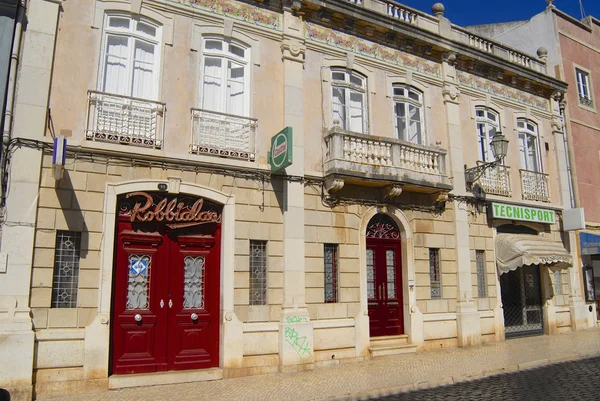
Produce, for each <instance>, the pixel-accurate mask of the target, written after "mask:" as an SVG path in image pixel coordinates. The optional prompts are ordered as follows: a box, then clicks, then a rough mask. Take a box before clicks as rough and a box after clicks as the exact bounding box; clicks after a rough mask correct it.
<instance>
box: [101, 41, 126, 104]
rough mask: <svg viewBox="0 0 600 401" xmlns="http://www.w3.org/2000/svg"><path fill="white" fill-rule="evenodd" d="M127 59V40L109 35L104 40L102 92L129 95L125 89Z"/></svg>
mask: <svg viewBox="0 0 600 401" xmlns="http://www.w3.org/2000/svg"><path fill="white" fill-rule="evenodd" d="M128 59H129V49H128V38H126V37H119V36H112V35H109V36H108V37H107V38H106V59H105V65H104V87H103V88H102V91H103V92H107V93H114V94H117V95H130V93H129V90H128V89H129V88H128V87H127V85H128V84H127V81H128V79H127V70H128V67H129V65H128V64H129V60H128Z"/></svg>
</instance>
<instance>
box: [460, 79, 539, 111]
mask: <svg viewBox="0 0 600 401" xmlns="http://www.w3.org/2000/svg"><path fill="white" fill-rule="evenodd" d="M458 81H459V82H460V85H462V86H466V87H469V88H473V89H477V90H480V91H483V92H486V93H490V94H492V95H494V96H497V97H500V98H504V99H508V100H512V101H514V102H517V103H521V104H525V105H528V106H532V107H535V108H536V109H540V110H545V111H548V110H549V104H548V99H544V98H543V97H541V96H536V95H532V94H531V93H527V92H524V91H521V90H518V89H515V88H511V87H509V86H506V85H504V84H501V83H498V82H493V81H491V80H489V79H486V78H481V77H478V76H476V75H473V74H469V73H466V72H463V71H459V72H458Z"/></svg>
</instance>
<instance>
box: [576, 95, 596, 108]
mask: <svg viewBox="0 0 600 401" xmlns="http://www.w3.org/2000/svg"><path fill="white" fill-rule="evenodd" d="M579 103H581V104H582V105H584V106H585V107H589V108H594V101H593V100H592V99H590V98H589V97H585V96H581V95H580V96H579Z"/></svg>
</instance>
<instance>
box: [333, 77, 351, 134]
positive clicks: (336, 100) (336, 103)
mask: <svg viewBox="0 0 600 401" xmlns="http://www.w3.org/2000/svg"><path fill="white" fill-rule="evenodd" d="M332 89H333V94H332V97H333V104H332V114H333V115H332V120H331V121H332V122H333V121H335V120H339V124H340V127H342V128H343V129H348V126H347V125H346V105H345V103H346V102H345V98H344V92H345V90H344V89H343V88H337V87H335V86H334V87H333V88H332Z"/></svg>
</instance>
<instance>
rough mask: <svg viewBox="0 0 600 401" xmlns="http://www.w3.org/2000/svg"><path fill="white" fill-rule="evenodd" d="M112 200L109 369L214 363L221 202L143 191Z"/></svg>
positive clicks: (139, 370) (142, 369)
mask: <svg viewBox="0 0 600 401" xmlns="http://www.w3.org/2000/svg"><path fill="white" fill-rule="evenodd" d="M117 205H118V206H117V207H118V210H117V211H118V213H117V215H118V216H117V228H116V230H117V232H116V236H115V238H116V239H115V241H116V243H115V262H114V269H115V270H114V283H113V312H112V339H111V341H112V344H111V346H112V364H111V366H112V373H113V374H125V373H144V372H155V371H166V370H182V369H201V368H209V367H214V366H218V363H219V310H220V308H219V295H220V294H219V292H220V285H219V274H220V273H219V266H220V225H221V224H220V221H221V220H220V219H221V210H220V207H219V206H217V205H214V204H211V203H209V202H206V201H204V200H203V199H201V198H191V197H185V196H181V195H176V196H168V195H167V194H166V193H143V192H136V193H132V194H128V195H123V196H120V197H119V199H118V201H117Z"/></svg>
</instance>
